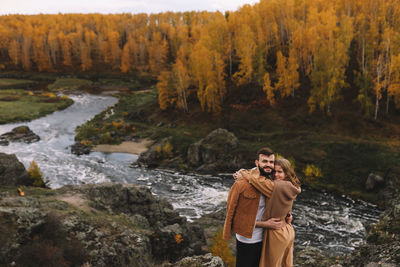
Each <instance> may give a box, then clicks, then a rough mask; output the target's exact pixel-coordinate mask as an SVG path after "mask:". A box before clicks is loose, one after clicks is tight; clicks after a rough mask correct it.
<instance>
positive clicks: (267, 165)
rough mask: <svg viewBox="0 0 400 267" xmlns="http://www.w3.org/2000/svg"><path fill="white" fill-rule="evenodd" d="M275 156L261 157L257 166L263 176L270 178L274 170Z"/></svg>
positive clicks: (257, 161)
mask: <svg viewBox="0 0 400 267" xmlns="http://www.w3.org/2000/svg"><path fill="white" fill-rule="evenodd" d="M274 162H275V155H269V156H267V155H262V154H261V155H259V156H258V160H256V166H257V167H258V169H259V170H260V174H261V175H262V176H270V175H271V173H272V172H273V170H274Z"/></svg>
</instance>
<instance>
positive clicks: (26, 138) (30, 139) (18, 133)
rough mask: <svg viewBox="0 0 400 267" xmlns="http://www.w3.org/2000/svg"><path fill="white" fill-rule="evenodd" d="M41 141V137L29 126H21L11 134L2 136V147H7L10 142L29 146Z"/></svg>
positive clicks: (0, 141)
mask: <svg viewBox="0 0 400 267" xmlns="http://www.w3.org/2000/svg"><path fill="white" fill-rule="evenodd" d="M38 141H40V137H39V136H38V135H36V134H35V133H34V132H32V130H31V129H29V127H28V126H19V127H16V128H14V129H12V130H11V132H8V133H5V134H2V135H1V136H0V145H3V146H7V145H8V144H9V143H10V142H24V143H27V144H30V143H34V142H38Z"/></svg>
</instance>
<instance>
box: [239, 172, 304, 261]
mask: <svg viewBox="0 0 400 267" xmlns="http://www.w3.org/2000/svg"><path fill="white" fill-rule="evenodd" d="M242 175H243V176H244V177H245V178H246V179H248V180H249V182H250V184H251V185H253V186H254V187H255V188H256V189H257V190H258V191H260V192H261V193H263V192H264V191H266V192H270V188H271V183H274V184H275V186H274V187H273V192H272V195H271V198H270V199H269V200H268V201H267V206H266V209H265V213H264V216H263V220H268V219H270V218H280V219H281V220H283V221H285V217H286V215H287V214H288V213H289V212H290V211H291V209H292V205H293V200H294V199H295V198H296V196H297V195H298V194H299V193H300V192H301V190H300V188H297V187H295V186H294V185H293V184H292V183H291V182H289V181H280V180H277V181H275V182H272V181H271V180H269V179H266V178H265V177H263V176H260V174H259V171H258V169H253V170H251V171H247V172H246V171H245V172H242ZM293 244H294V229H293V226H292V225H290V224H286V225H285V226H284V227H283V228H281V229H279V230H272V229H266V230H265V231H264V241H263V249H262V254H261V260H260V267H281V266H284V267H290V266H293Z"/></svg>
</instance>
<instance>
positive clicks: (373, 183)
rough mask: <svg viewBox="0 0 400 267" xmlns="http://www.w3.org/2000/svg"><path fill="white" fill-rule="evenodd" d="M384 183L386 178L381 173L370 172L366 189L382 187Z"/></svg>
mask: <svg viewBox="0 0 400 267" xmlns="http://www.w3.org/2000/svg"><path fill="white" fill-rule="evenodd" d="M384 184H385V179H384V178H383V177H382V176H381V175H379V174H375V173H370V174H369V175H368V178H367V180H366V182H365V189H367V190H368V191H372V190H376V189H379V188H380V187H382V186H383V185H384Z"/></svg>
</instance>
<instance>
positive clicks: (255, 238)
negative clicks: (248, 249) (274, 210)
mask: <svg viewBox="0 0 400 267" xmlns="http://www.w3.org/2000/svg"><path fill="white" fill-rule="evenodd" d="M264 211H265V196H263V195H262V194H261V197H260V203H259V204H258V211H257V216H256V221H261V219H262V216H263V214H264ZM263 233H264V228H259V227H255V228H254V230H253V235H252V236H251V238H246V237H244V236H241V235H239V234H236V239H237V240H239V241H240V242H242V243H247V244H254V243H258V242H262V241H263Z"/></svg>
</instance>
